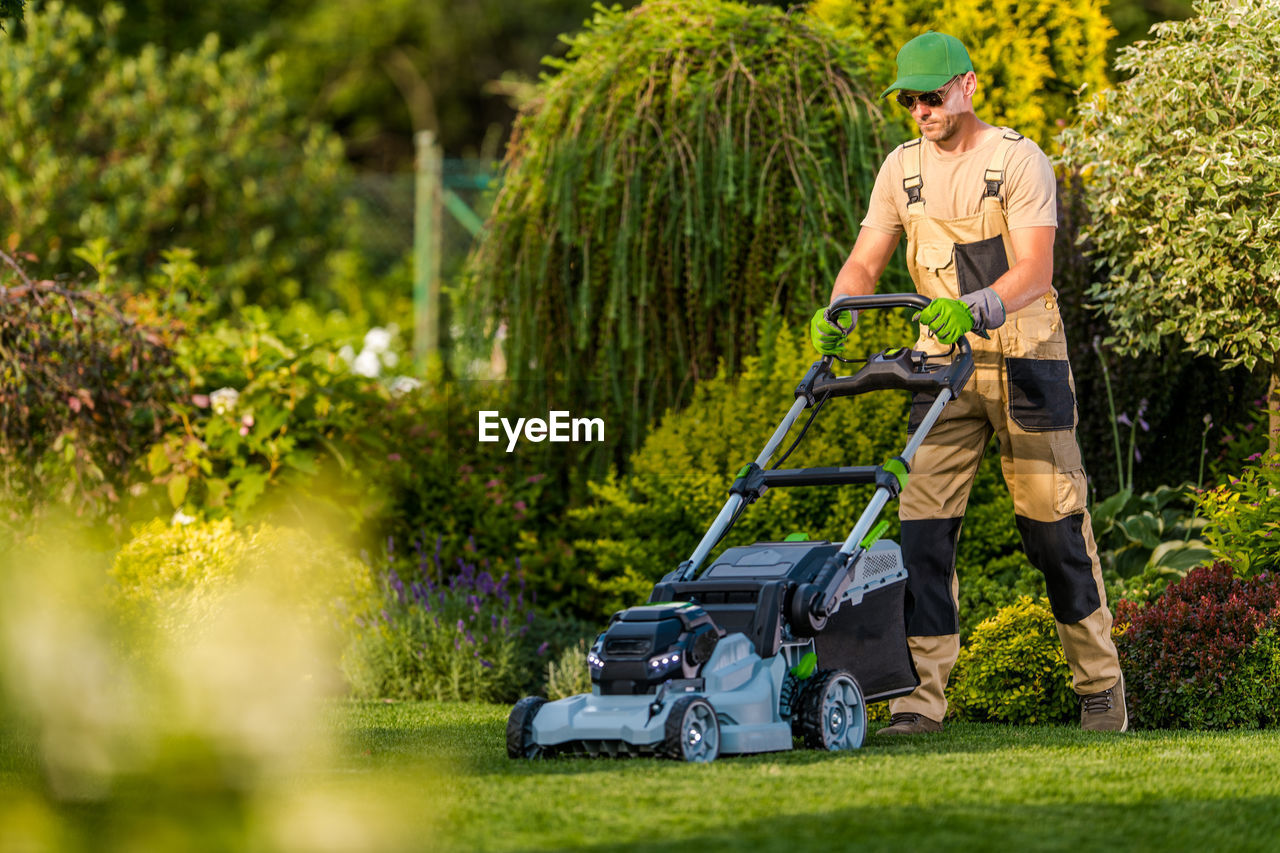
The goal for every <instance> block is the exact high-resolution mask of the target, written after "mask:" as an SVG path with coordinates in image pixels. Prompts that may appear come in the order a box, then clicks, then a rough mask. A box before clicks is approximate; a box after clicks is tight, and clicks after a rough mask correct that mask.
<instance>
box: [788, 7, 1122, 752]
mask: <svg viewBox="0 0 1280 853" xmlns="http://www.w3.org/2000/svg"><path fill="white" fill-rule="evenodd" d="M977 85H978V83H977V77H976V75H975V74H974V70H973V64H972V62H971V61H970V59H969V54H968V51H966V50H965V47H964V45H963V44H961V43H960V41H959V40H957V39H956V38H954V37H952V36H949V35H944V34H942V33H932V32H931V33H925V34H924V35H921V36H918V37H917V38H914V39H912V40H911V41H910V42H908V43H907V44H906V45H905V46H903V48H902V50H900V51H899V52H898V76H897V79H896V80H895V81H894V83H893V85H892V86H890V87H889V88H888V89H887V90H885V92H884V95H882V97H884V96H888V95H889V94H891V93H893V92H897V93H898V96H897V100H898V102H899V103H900V104H901V105H902V106H903V107H905V108H906V109H908V110H909V111H910V112H911V117H912V118H913V119H914V120H915V122H916V124H917V125H918V126H919V128H920V134H921V138H919V139H914V140H912V141H911V142H907V143H905V144H903V145H901V146H899V147H898V148H897V149H895V150H894V151H893V152H892V153H891V154H890V155H889V157H888V158H887V159H886V160H885V162H884V165H883V166H882V167H881V169H880V173H879V176H878V177H877V179H876V184H875V189H874V191H873V192H872V196H871V203H870V206H869V210H868V212H867V216H866V218H865V219H864V220H863V222H862V228H861V230H860V232H859V234H858V239H857V241H856V243H855V245H854V247H853V250H852V252H851V253H850V254H849V258H848V260H847V261H846V262H845V264H844V267H843V268H842V269H841V270H840V273H839V275H838V276H837V277H836V281H835V286H834V287H833V288H832V292H831V298H832V300H834V299H836V298H837V297H840V296H845V295H861V294H869V293H873V292H874V290H875V284H876V281H877V280H878V279H879V277H880V274H881V273H883V272H884V269H885V266H886V265H887V264H888V262H889V258H890V256H891V255H892V254H893V251H894V248H895V247H896V246H897V244H898V240H899V237H900V235H901V234H902V233H903V232H904V231H905V233H906V235H907V267H908V270H909V271H910V273H911V278H912V280H913V281H914V282H915V286H916V290H917V291H919V292H920V293H921V294H923V295H924V296H927V297H930V298H931V299H932V302H930V304H929V306H928V307H927V308H926V309H925V310H924V311H922V312H921V313H920V321H921V324H922V325H923V326H925V327H927V330H928V331H926V329H923V328H922V329H921V338H920V341H919V342H918V343H917V348H918V349H923V350H925V351H928V352H933V353H944V352H946V351H947V349H948V348H949V346H950V345H951V344H952V343H954V342H955V341H956V340H958V339H959V338H960V337H961V336H962V335H964V334H966V333H968V332H970V331H972V332H975V333H977V335H975V336H973V337H971V338H970V342H971V343H972V344H973V352H974V362H975V365H976V370H975V372H974V375H973V378H972V379H971V380H970V381H969V384H968V385H967V386H966V387H965V389H964V391H963V392H962V393H961V394H960V396H959V397H958V398H956V399H955V400H954V401H953V402H951V403H949V404H948V405H947V407H946V408H945V409H944V410H943V414H942V416H941V418H940V419H939V420H938V423H937V424H936V426H935V427H934V428H933V430H932V431H931V432H930V433H929V436H928V438H927V439H926V440H925V442H924V443H923V444H922V445H921V447H920V450H919V452H918V453H917V454H916V456H915V458H914V460H913V461H912V469H913V473H912V474H911V476H910V479H909V481H908V483H907V485H906V487H905V488H904V489H903V491H902V494H901V503H900V508H899V517H900V519H901V521H902V551H903V560H904V562H905V564H906V567H907V571H908V575H909V580H908V589H909V591H910V595H909V596H908V605H907V634H908V640H909V644H910V647H911V654H912V657H913V659H914V661H915V665H916V670H917V672H918V673H919V675H920V686H919V687H918V688H916V690H915V691H914V692H913V693H911V694H910V695H908V696H905V697H902V698H900V699H897V700H894V701H893V702H892V703H891V705H890V712H891V715H892V716H891V721H890V725H889V726H887V727H886V728H884V729H881V731H880V734H884V735H909V734H921V733H928V732H937V731H941V730H942V719H943V717H944V715H945V714H946V710H947V701H946V698H945V696H944V694H943V691H944V689H945V687H946V684H947V677H948V676H949V675H950V673H951V668H952V666H953V665H954V664H955V660H956V656H957V654H958V653H959V649H960V637H959V634H958V631H959V619H958V611H957V603H956V602H957V596H958V594H959V581H958V579H957V576H956V570H955V569H956V566H955V560H956V543H957V541H958V539H959V535H960V526H961V522H962V521H963V517H964V511H965V506H966V504H967V502H968V499H969V490H970V488H971V486H972V484H973V478H974V475H975V473H976V472H977V468H978V463H979V461H980V460H981V458H982V453H983V450H984V449H985V448H986V446H987V443H988V441H989V440H990V438H991V436H992V435H993V434H994V435H995V436H996V437H997V438H998V440H999V444H1000V462H1001V465H1002V469H1003V473H1004V478H1005V482H1006V483H1007V484H1008V487H1009V491H1010V494H1011V496H1012V498H1013V505H1014V514H1015V518H1016V522H1017V525H1018V530H1019V532H1020V533H1021V535H1022V542H1023V547H1024V549H1025V550H1026V553H1027V556H1028V558H1029V559H1030V560H1031V562H1032V563H1033V564H1034V565H1035V566H1036V567H1037V568H1038V569H1039V570H1040V571H1041V572H1043V573H1044V575H1045V580H1046V583H1047V586H1048V593H1049V601H1050V604H1051V605H1052V609H1053V614H1054V618H1055V621H1056V623H1057V628H1058V637H1059V639H1060V640H1061V642H1062V648H1063V651H1064V652H1065V653H1066V658H1067V662H1068V663H1069V664H1070V666H1071V672H1072V677H1073V684H1074V687H1075V691H1076V693H1077V694H1079V695H1080V697H1081V725H1082V726H1083V727H1084V728H1085V729H1090V730H1099V731H1124V730H1125V729H1126V728H1127V727H1128V714H1127V712H1126V708H1125V701H1124V681H1123V679H1122V677H1121V674H1120V664H1119V660H1118V658H1117V656H1116V649H1115V645H1114V643H1113V642H1112V640H1111V613H1110V611H1109V610H1108V609H1107V601H1106V593H1105V592H1104V590H1103V586H1102V573H1101V569H1100V567H1099V564H1098V557H1097V547H1096V545H1095V544H1094V541H1093V534H1092V530H1091V527H1090V522H1089V514H1088V512H1087V510H1086V509H1085V475H1084V466H1083V463H1082V461H1081V458H1080V447H1079V445H1078V444H1077V442H1076V436H1075V426H1076V420H1077V416H1076V406H1075V390H1074V382H1073V380H1072V377H1071V368H1070V366H1069V364H1068V362H1067V344H1066V338H1065V337H1064V334H1063V329H1062V319H1061V317H1060V316H1059V314H1058V305H1057V293H1056V292H1055V291H1054V289H1053V287H1052V284H1051V281H1052V276H1053V237H1054V232H1055V230H1056V228H1057V209H1056V204H1055V193H1056V184H1055V181H1054V175H1053V169H1052V168H1051V166H1050V164H1049V161H1048V159H1047V158H1046V157H1045V155H1044V153H1043V152H1041V151H1040V149H1039V148H1038V147H1037V146H1036V144H1035V143H1034V142H1032V141H1031V140H1029V139H1025V138H1023V137H1021V136H1019V135H1018V134H1017V133H1015V132H1013V131H1012V130H1009V129H1007V128H1000V127H992V126H991V125H989V124H986V123H984V122H982V121H980V120H979V119H978V117H977V116H976V115H974V112H973V97H974V93H975V91H976V90H977ZM854 319H856V318H854ZM845 325H851V324H845ZM811 331H812V335H813V341H814V345H815V347H817V348H818V350H819V351H820V352H823V353H835V352H838V351H839V350H840V348H841V347H842V346H843V344H844V336H843V335H842V334H841V333H840V332H839V330H838V329H836V328H834V327H833V326H831V325H830V324H829V323H827V322H826V320H825V319H824V318H823V310H821V309H820V310H819V311H818V313H817V314H816V315H814V318H813V322H812V324H811ZM931 402H932V400H931V399H917V400H915V401H913V406H912V408H913V410H914V411H913V414H915V415H916V417H922V416H923V414H924V412H925V411H927V408H928V405H929V403H931ZM917 426H918V423H917V422H916V418H914V417H913V418H912V422H911V423H910V425H909V426H908V429H909V430H914V429H915V428H916V427H917Z"/></svg>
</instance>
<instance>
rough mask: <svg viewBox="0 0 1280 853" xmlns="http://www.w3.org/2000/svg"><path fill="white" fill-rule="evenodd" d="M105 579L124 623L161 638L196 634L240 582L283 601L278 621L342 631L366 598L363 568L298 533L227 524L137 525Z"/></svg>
mask: <svg viewBox="0 0 1280 853" xmlns="http://www.w3.org/2000/svg"><path fill="white" fill-rule="evenodd" d="M110 574H111V577H112V579H113V580H114V582H115V584H114V587H113V594H114V596H115V600H116V603H117V604H119V605H120V607H121V612H122V613H123V614H124V615H125V617H126V618H127V619H128V620H130V621H132V622H133V623H134V624H135V625H139V626H142V627H144V628H150V627H153V628H155V629H157V632H158V634H159V635H160V636H161V637H164V638H172V637H175V636H178V635H180V634H184V633H188V632H191V631H197V632H198V631H199V630H201V629H202V628H203V627H204V626H205V625H207V624H208V623H209V622H210V621H211V620H213V619H215V618H216V617H217V616H218V615H219V614H220V613H221V611H222V609H223V607H224V606H225V604H226V601H227V598H228V596H230V595H231V594H233V593H234V592H235V591H236V590H237V588H238V587H239V586H240V585H241V584H242V583H245V582H253V583H254V584H256V585H258V586H259V587H261V588H263V589H265V590H267V591H269V592H270V593H271V594H273V596H275V597H276V598H277V599H278V600H280V601H282V602H287V603H288V605H289V606H290V609H291V611H292V612H291V613H289V614H288V615H287V617H286V616H285V615H284V614H282V618H290V619H303V620H309V621H313V622H316V623H317V624H318V626H323V627H325V628H333V629H343V630H345V629H347V628H349V627H350V625H351V624H352V623H353V621H354V620H355V619H356V618H357V617H358V616H359V615H360V614H361V613H363V612H364V611H365V610H366V609H367V608H368V606H369V600H370V598H371V596H372V595H373V582H372V579H371V577H370V574H369V570H368V567H366V566H365V565H364V564H363V563H361V562H360V561H359V560H357V559H355V558H354V557H352V556H350V555H349V554H346V553H344V552H343V551H342V550H340V549H338V548H336V547H333V546H331V545H326V544H323V543H320V542H318V541H317V540H315V539H314V538H313V537H312V536H310V535H309V534H307V533H305V532H303V531H299V530H291V529H288V528H280V527H273V526H270V525H263V526H261V527H256V528H244V529H237V528H236V527H235V526H233V524H232V522H231V521H230V520H227V519H223V520H221V521H198V522H192V523H190V524H174V523H168V522H165V521H163V520H159V519H157V520H155V521H151V522H149V523H147V524H145V525H142V526H141V527H139V528H138V529H137V530H136V531H135V533H134V536H133V539H132V540H130V541H129V542H128V543H126V544H125V546H124V547H123V548H121V550H120V552H119V553H118V554H117V555H116V557H115V560H114V561H113V563H112V567H111V572H110ZM335 663H336V662H335Z"/></svg>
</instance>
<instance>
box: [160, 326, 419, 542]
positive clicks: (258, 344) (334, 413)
mask: <svg viewBox="0 0 1280 853" xmlns="http://www.w3.org/2000/svg"><path fill="white" fill-rule="evenodd" d="M284 328H287V326H283V325H281V324H279V323H278V322H277V320H276V318H274V317H272V316H271V315H269V314H267V313H266V312H265V311H263V310H262V309H259V308H250V309H246V310H245V311H243V312H241V314H240V316H239V318H238V319H237V321H236V322H234V323H232V322H227V321H223V322H217V323H215V324H213V325H212V327H211V328H209V329H208V330H206V331H204V332H202V333H201V334H198V335H193V336H190V337H188V338H187V339H185V340H183V341H182V342H181V343H180V344H179V346H178V363H179V366H180V367H181V369H182V371H183V373H184V374H185V376H186V379H187V382H188V383H189V384H188V387H189V389H191V393H189V394H188V395H185V396H184V398H183V399H182V400H181V401H180V402H179V403H178V404H177V405H176V406H175V408H176V410H177V413H178V415H179V416H180V420H179V423H180V428H178V429H175V430H172V431H170V432H169V433H168V434H167V435H166V436H164V438H163V439H162V440H160V441H158V442H156V443H155V444H153V445H152V446H151V448H150V449H149V451H148V453H147V456H146V460H145V473H144V477H145V479H146V480H149V482H150V483H151V484H152V485H153V486H158V487H163V497H162V498H161V500H162V501H163V502H164V504H167V505H168V507H169V509H170V510H172V509H183V510H185V511H186V512H188V513H193V514H203V515H206V516H208V517H214V518H217V517H223V516H228V517H231V518H234V519H236V520H237V521H239V522H240V523H245V522H247V521H248V520H250V519H251V518H254V517H258V516H260V515H262V514H264V513H265V514H268V515H270V516H272V517H275V518H280V519H286V520H287V521H288V522H289V523H291V524H295V525H296V524H308V523H312V522H316V521H318V520H319V519H322V518H324V519H328V520H330V521H332V522H334V523H337V524H344V525H351V524H356V525H362V524H363V523H365V522H366V520H368V519H370V518H376V517H377V515H378V513H379V512H380V511H381V510H382V508H383V506H384V502H385V498H384V495H383V493H382V490H381V489H380V488H379V486H380V476H381V475H382V473H383V471H384V467H385V465H386V464H387V461H388V456H389V454H391V453H392V452H393V448H392V444H393V443H394V441H395V440H396V439H397V436H396V434H395V433H394V431H393V430H392V427H391V420H392V417H393V413H394V409H393V407H392V406H391V399H392V395H391V393H390V391H389V390H388V389H387V388H386V387H385V385H384V384H382V383H380V382H378V381H377V380H375V379H372V378H368V377H364V376H361V375H359V374H357V373H355V372H354V371H352V370H351V369H350V367H349V365H348V364H347V363H346V362H345V361H343V360H342V359H341V358H339V356H338V354H337V352H336V349H337V348H336V346H332V345H331V344H330V342H328V341H314V340H312V339H311V337H310V336H309V335H308V334H307V333H306V332H305V331H303V330H295V331H293V332H292V333H285V332H284V331H283V329H284ZM362 532H365V533H366V535H367V533H368V532H367V531H362Z"/></svg>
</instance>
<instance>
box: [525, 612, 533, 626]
mask: <svg viewBox="0 0 1280 853" xmlns="http://www.w3.org/2000/svg"><path fill="white" fill-rule="evenodd" d="M526 621H528V623H529V624H530V625H532V624H533V611H532V610H530V611H529V616H528V619H527V620H526Z"/></svg>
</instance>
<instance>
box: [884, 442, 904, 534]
mask: <svg viewBox="0 0 1280 853" xmlns="http://www.w3.org/2000/svg"><path fill="white" fill-rule="evenodd" d="M880 467H881V468H883V469H884V470H886V471H888V472H889V473H890V474H892V475H893V476H895V477H897V478H898V486H899V487H900V488H903V489H905V488H906V487H907V466H906V465H903V464H902V460H901V459H898V458H897V457H894V458H892V459H886V460H885V461H884V464H883V465H881V466H880ZM877 538H878V537H877Z"/></svg>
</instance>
